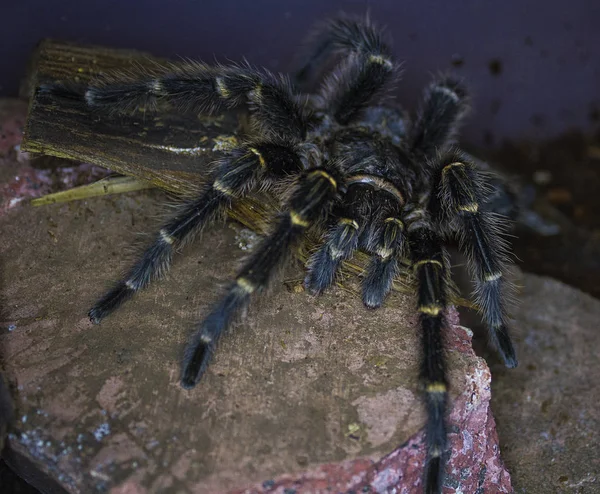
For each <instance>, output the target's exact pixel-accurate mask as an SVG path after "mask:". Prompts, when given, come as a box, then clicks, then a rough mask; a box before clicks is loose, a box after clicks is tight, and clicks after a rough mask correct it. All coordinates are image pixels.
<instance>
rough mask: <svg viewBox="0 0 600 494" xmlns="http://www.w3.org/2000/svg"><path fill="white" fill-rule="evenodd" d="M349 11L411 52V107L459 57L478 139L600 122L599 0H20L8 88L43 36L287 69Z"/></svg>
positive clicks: (404, 92)
mask: <svg viewBox="0 0 600 494" xmlns="http://www.w3.org/2000/svg"><path fill="white" fill-rule="evenodd" d="M340 10H343V11H345V12H354V13H365V12H366V11H367V10H369V11H370V13H371V16H372V18H373V19H374V20H375V21H377V22H378V23H379V24H382V25H387V26H388V30H389V32H390V34H391V35H392V37H393V39H394V48H395V53H396V55H397V57H398V59H401V60H406V64H405V73H404V78H403V81H402V83H401V85H400V86H399V88H398V91H397V94H398V98H399V99H400V101H401V102H403V103H405V104H406V106H407V107H409V108H412V107H414V106H415V102H416V101H417V98H418V95H419V92H420V90H421V88H422V87H423V85H424V84H426V83H427V81H428V80H429V79H430V74H431V73H435V72H437V71H439V70H447V69H450V68H453V67H454V69H455V70H456V72H457V73H458V74H461V75H463V76H464V77H465V78H466V79H467V80H468V81H470V85H471V87H472V90H473V92H474V105H475V112H474V114H473V115H472V116H471V118H470V119H469V122H468V124H467V126H466V129H465V133H466V137H467V139H469V140H470V141H471V142H475V143H485V144H488V145H489V144H492V145H498V144H501V141H502V139H503V138H505V137H510V138H542V137H548V136H551V135H556V134H558V133H561V132H563V131H565V130H567V129H570V128H579V129H583V130H586V131H595V130H597V129H598V127H599V125H600V123H599V112H600V2H599V1H598V0H571V1H569V2H567V1H565V0H546V1H544V0H503V1H492V0H453V1H447V0H420V1H417V0H395V1H394V0H381V1H371V2H366V1H364V0H363V1H350V0H348V1H324V0H320V1H319V0H288V1H283V0H280V1H275V0H254V1H243V0H238V1H235V0H219V1H213V0H204V1H198V0H196V1H193V0H169V1H166V0H163V1H159V0H147V1H127V0H120V1H119V0H104V1H98V2H91V1H90V2H87V1H82V0H64V1H54V2H52V1H49V0H45V1H43V0H39V1H34V0H24V1H21V2H16V1H14V0H13V1H12V2H11V3H10V5H8V6H3V7H2V8H1V10H0V12H1V13H2V18H3V22H2V29H1V30H0V60H1V62H0V64H1V65H0V94H2V95H15V94H16V93H17V88H18V82H19V79H20V78H21V77H22V75H23V73H24V70H25V64H26V61H27V58H28V56H29V53H30V52H31V50H32V49H33V48H34V46H35V44H36V43H37V42H38V41H39V40H40V39H42V38H44V37H53V38H58V39H64V40H72V41H79V42H83V43H94V44H102V45H108V46H114V47H126V48H137V49H143V50H147V51H149V52H152V53H154V54H156V55H162V56H167V57H176V56H186V57H192V58H199V59H204V60H207V61H211V60H213V59H214V58H215V57H216V58H217V59H218V60H220V61H226V59H228V58H229V59H232V60H239V59H240V58H241V57H242V56H245V57H246V58H247V59H248V60H249V61H250V62H252V63H254V64H258V65H264V66H266V67H268V68H270V69H274V70H281V71H286V70H288V69H289V68H290V67H291V66H292V61H293V56H294V54H295V52H296V47H297V45H298V43H299V42H300V41H301V40H302V39H303V37H304V35H305V33H306V31H307V30H308V29H309V28H310V26H311V25H312V24H313V22H314V21H315V20H318V19H322V18H324V17H326V16H330V15H333V14H335V13H336V12H338V11H340ZM457 65H460V66H457Z"/></svg>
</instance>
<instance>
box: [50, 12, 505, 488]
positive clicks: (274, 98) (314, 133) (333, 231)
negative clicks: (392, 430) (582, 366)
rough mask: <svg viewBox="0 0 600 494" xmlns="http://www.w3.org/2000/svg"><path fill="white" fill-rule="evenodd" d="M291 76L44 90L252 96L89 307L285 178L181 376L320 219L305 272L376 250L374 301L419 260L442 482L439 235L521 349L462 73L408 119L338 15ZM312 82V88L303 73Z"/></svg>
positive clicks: (98, 308) (152, 80)
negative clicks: (464, 143)
mask: <svg viewBox="0 0 600 494" xmlns="http://www.w3.org/2000/svg"><path fill="white" fill-rule="evenodd" d="M300 67H301V68H300V70H299V71H298V72H297V74H296V75H295V79H294V84H292V83H291V82H290V80H289V79H288V78H287V77H285V76H282V75H275V74H272V73H270V72H268V71H266V70H259V69H255V68H253V67H251V66H250V65H248V64H241V65H229V66H208V65H205V64H201V63H185V64H181V65H178V66H175V65H174V66H168V67H165V68H164V70H159V71H153V72H145V73H141V72H140V73H139V74H137V75H136V76H131V75H129V76H124V75H115V76H113V77H112V78H110V79H108V80H98V81H95V82H94V83H92V85H90V86H87V87H86V88H83V89H77V88H74V87H73V86H69V85H63V84H60V83H56V84H51V85H46V86H43V87H42V88H41V91H42V92H50V93H54V94H57V95H62V96H69V97H74V96H75V97H80V98H83V99H84V100H85V102H86V103H87V105H88V106H89V107H91V108H93V109H100V110H106V111H110V112H112V111H118V112H122V111H133V110H136V109H140V108H144V109H145V110H146V111H147V110H150V109H152V108H154V107H156V105H157V104H158V103H160V102H162V101H165V102H168V103H169V104H171V105H172V106H174V107H175V108H176V109H178V110H181V111H193V112H202V113H209V114H212V113H215V112H219V111H222V110H226V109H230V108H233V107H237V106H239V105H242V104H247V105H248V107H249V111H250V118H251V124H252V125H251V131H250V132H249V135H248V136H247V137H246V138H245V140H244V141H243V143H242V144H241V145H239V147H237V148H235V149H233V150H232V151H231V152H229V153H227V155H225V156H224V157H223V158H221V159H220V160H219V161H218V162H217V163H215V166H214V169H213V171H212V172H211V175H210V177H209V180H208V181H207V184H206V185H205V186H204V188H203V189H202V190H201V191H200V192H199V193H198V194H197V196H195V197H193V198H191V199H189V200H188V201H186V202H185V203H184V204H183V205H182V207H181V209H179V211H178V213H177V214H176V215H175V216H174V217H172V218H171V219H170V220H169V221H167V222H166V223H165V224H164V225H163V226H162V228H161V229H160V230H159V231H158V233H157V234H156V236H155V238H154V241H153V243H152V244H151V245H150V246H148V247H147V249H146V250H145V251H144V252H143V253H142V254H141V255H140V257H139V259H138V260H137V261H136V262H135V263H134V264H133V266H132V267H131V268H130V269H129V270H128V271H127V273H126V275H125V276H124V277H123V279H122V280H121V281H119V282H118V283H116V285H115V286H114V287H113V288H112V289H111V290H110V291H108V293H106V294H105V295H104V296H103V297H102V298H100V300H98V302H97V303H96V305H94V307H93V308H92V309H91V310H90V312H89V316H90V318H91V320H92V321H93V322H94V323H99V322H100V321H101V320H102V319H104V318H105V317H106V316H107V315H109V314H110V313H111V312H113V311H114V310H115V309H116V308H118V307H119V306H120V305H121V304H122V303H123V302H125V301H126V300H128V299H129V298H131V297H132V296H133V295H134V294H135V293H136V292H137V291H139V290H141V289H142V288H144V287H146V286H147V285H148V283H149V282H150V280H151V279H153V278H158V277H160V276H161V275H163V274H164V273H165V271H166V270H167V269H168V267H169V265H170V264H171V258H172V255H173V253H174V252H175V250H176V249H177V248H178V247H179V246H180V245H182V244H183V243H185V242H187V241H189V240H191V239H192V238H193V236H194V235H195V234H197V233H198V232H199V231H200V230H201V229H202V228H203V227H205V226H206V225H208V224H209V223H211V222H212V221H214V220H215V218H217V217H218V216H219V215H221V214H222V213H223V212H224V211H226V210H227V209H228V208H229V207H230V206H231V204H232V203H233V201H236V200H239V199H241V198H242V197H244V196H245V195H247V194H249V193H251V192H252V191H254V190H256V189H263V190H264V189H272V190H275V191H278V192H281V191H282V190H283V191H284V192H283V193H281V197H282V203H283V205H282V209H281V211H282V212H281V213H280V214H279V215H278V216H277V218H275V219H274V220H273V223H274V224H273V229H272V232H271V233H270V235H268V236H267V237H266V238H264V239H263V240H262V242H261V243H260V245H259V246H258V247H257V248H256V250H255V251H254V252H253V253H252V255H251V256H250V258H249V259H248V260H247V261H246V263H245V264H244V266H243V267H242V268H241V270H240V271H239V273H238V275H237V276H236V278H235V281H234V282H233V283H232V284H231V285H230V286H229V288H228V289H227V291H226V293H225V294H224V295H223V297H222V298H221V300H220V301H219V302H217V303H216V305H215V306H214V307H213V309H212V311H211V312H210V313H209V314H208V315H207V316H206V318H205V319H204V320H203V321H201V322H199V323H198V324H197V325H196V327H195V329H194V333H193V336H192V337H191V339H190V342H189V344H188V346H187V349H186V351H185V356H184V359H183V367H182V373H181V384H182V386H183V387H184V388H192V387H194V386H195V385H196V384H197V383H198V381H199V380H200V378H201V376H202V375H203V373H204V372H205V371H206V369H207V367H208V365H209V362H210V360H211V357H212V355H213V353H214V352H215V349H216V345H217V343H218V341H219V338H220V337H221V335H222V334H223V333H224V332H225V330H226V329H227V328H228V326H229V325H230V324H231V321H232V320H233V319H234V317H235V316H236V315H237V314H238V313H240V311H241V309H242V308H244V307H245V306H246V304H247V303H248V302H249V300H250V298H251V295H252V294H253V293H254V292H257V291H260V290H261V289H263V288H264V287H265V286H266V285H267V284H268V282H269V281H270V280H271V278H272V277H273V275H274V274H275V272H276V271H277V269H276V268H278V267H279V266H280V265H281V264H282V263H283V261H284V259H285V257H286V255H287V254H288V253H289V251H290V250H291V249H292V248H293V246H294V245H296V244H297V243H299V242H301V241H302V240H303V238H305V234H306V232H307V230H309V229H311V228H319V229H320V230H319V231H320V232H321V233H322V237H321V242H320V244H319V246H318V248H317V249H316V250H315V252H314V253H313V254H312V256H311V257H310V260H309V262H308V272H307V276H306V280H305V284H306V286H307V288H308V289H309V290H310V291H311V292H313V293H320V292H322V291H323V290H325V289H327V288H328V287H329V286H330V285H331V284H332V283H333V282H334V280H335V277H336V273H337V272H338V270H339V268H340V265H341V263H342V261H344V260H347V259H349V258H351V257H352V256H353V254H354V252H355V251H356V250H357V249H361V250H364V251H366V252H367V253H368V254H370V260H369V262H368V265H367V267H366V272H365V274H364V277H363V279H362V298H363V302H364V304H365V305H366V306H367V307H370V308H377V307H379V306H381V304H382V303H383V302H384V300H385V298H386V295H387V294H388V293H389V291H390V289H391V287H392V282H393V280H394V278H395V277H396V276H397V275H398V274H399V271H400V262H404V261H407V262H408V263H409V265H410V266H411V267H412V272H413V275H412V278H414V280H415V286H416V292H417V299H418V302H417V311H418V312H419V314H420V325H421V330H422V352H423V356H422V366H421V378H422V381H423V390H424V395H425V402H426V408H427V414H428V419H427V432H426V438H427V454H428V459H427V466H426V472H425V477H424V484H425V491H426V492H428V493H439V492H441V489H442V484H443V472H444V464H445V457H446V456H447V455H446V453H445V448H446V426H445V415H446V411H447V401H448V398H447V397H448V394H447V379H446V371H445V364H444V348H443V331H444V326H445V324H446V322H445V310H446V308H447V305H448V299H449V295H450V293H449V291H450V289H449V287H450V285H451V280H450V271H449V264H448V259H447V253H446V250H445V247H444V244H445V241H446V240H447V239H451V238H453V237H454V238H458V240H459V245H460V248H461V249H462V251H464V252H465V253H466V255H467V259H468V264H469V266H470V272H471V275H472V277H473V279H474V282H475V292H474V294H475V300H476V302H477V304H478V306H479V308H480V311H481V314H482V315H483V318H484V319H485V321H486V323H487V326H488V328H489V335H490V339H491V341H492V343H493V344H494V346H495V347H496V348H497V350H498V352H499V353H500V355H501V357H502V358H503V360H504V363H505V364H506V366H508V367H514V366H515V365H516V363H517V361H516V357H515V352H514V349H513V346H512V343H511V340H510V337H509V335H508V330H507V327H506V323H507V319H508V316H507V311H506V296H505V294H506V291H507V288H508V286H509V285H508V282H507V281H506V277H505V275H506V272H507V261H506V258H507V253H508V248H507V245H506V243H505V241H504V239H503V234H504V233H505V231H506V224H505V222H504V221H503V219H502V217H501V216H500V215H498V214H496V213H494V212H492V211H490V210H489V207H486V205H488V202H489V197H490V194H492V193H493V192H494V190H493V187H492V185H490V184H491V182H490V180H489V177H488V176H487V173H486V172H484V171H483V170H482V169H481V168H480V167H479V166H478V165H477V163H475V162H474V160H473V159H472V158H471V157H470V156H469V155H467V154H465V153H463V152H462V151H460V150H459V149H458V148H456V147H455V137H456V129H457V126H458V124H459V122H460V121H461V119H462V118H463V117H464V115H465V114H466V113H467V110H468V107H469V104H468V94H467V91H466V89H465V87H464V86H463V84H462V83H461V82H459V81H458V80H456V79H454V78H452V77H448V76H444V77H440V78H438V79H437V80H434V81H433V82H432V83H431V85H430V86H429V87H428V88H427V90H426V92H425V95H424V99H423V102H422V104H421V108H420V111H419V112H418V114H417V115H416V117H415V118H414V120H413V121H412V122H410V121H409V119H408V118H407V116H406V114H405V113H404V112H403V111H401V110H399V109H397V108H395V107H393V106H390V105H388V106H377V103H378V102H379V101H380V99H381V97H382V95H383V94H384V93H385V92H386V91H388V90H389V89H390V86H391V85H393V83H394V81H395V80H397V78H398V74H399V65H398V64H397V63H396V62H395V61H394V59H393V57H392V54H391V50H390V48H389V46H388V44H387V42H386V40H385V39H384V36H383V35H382V32H381V31H379V30H378V29H377V28H376V27H375V26H374V25H373V24H372V23H371V22H370V21H369V20H363V19H356V18H350V17H339V18H336V19H333V20H330V21H327V22H326V23H324V24H322V25H321V26H320V27H318V28H317V29H316V30H315V33H314V34H313V36H312V37H311V38H310V40H309V42H308V43H307V49H306V50H305V52H304V57H303V58H302V63H301V65H300ZM319 79H322V80H321V84H320V85H319V86H318V89H317V90H316V91H315V92H311V93H309V92H307V91H306V88H309V87H311V86H314V85H315V82H318V80H319Z"/></svg>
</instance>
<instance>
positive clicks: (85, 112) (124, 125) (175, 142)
mask: <svg viewBox="0 0 600 494" xmlns="http://www.w3.org/2000/svg"><path fill="white" fill-rule="evenodd" d="M157 62H159V63H160V62H161V60H160V59H156V58H151V57H149V56H148V55H147V54H144V53H141V52H136V51H132V50H113V49H107V48H102V47H85V46H80V45H75V44H71V43H62V42H57V41H52V40H46V41H43V42H42V43H40V46H39V47H38V49H37V51H36V53H35V54H34V56H33V59H32V63H31V64H30V70H29V76H28V77H27V81H28V83H27V84H26V85H25V88H26V89H25V90H24V91H25V92H27V93H28V95H29V96H30V97H31V99H30V106H29V113H28V116H27V123H26V126H25V134H24V138H23V143H22V145H21V149H22V150H23V151H27V152H30V153H36V154H45V155H51V156H57V157H60V158H67V159H71V160H76V161H80V162H82V161H83V162H88V163H93V164H95V165H100V166H103V167H105V168H108V169H109V170H113V171H115V172H118V173H121V174H123V175H129V176H133V177H137V178H140V179H142V180H145V181H147V182H150V183H152V184H153V185H155V186H157V187H160V188H162V189H165V190H168V191H170V192H174V193H176V194H178V195H188V194H191V193H193V192H194V191H196V190H198V187H199V186H200V185H201V184H202V183H203V182H204V181H205V180H206V175H207V171H208V170H209V167H210V163H211V162H214V161H215V160H216V159H218V158H219V157H220V156H221V151H223V150H226V149H229V148H231V147H232V146H234V145H235V144H236V143H237V136H238V131H239V130H240V126H241V124H240V123H239V121H238V114H236V113H227V114H224V115H219V116H214V117H208V116H198V115H196V114H180V113H175V112H170V111H169V110H168V108H167V109H165V108H162V109H161V111H159V112H157V113H145V112H143V111H139V112H137V113H134V114H131V115H123V114H112V115H109V114H103V113H100V112H94V111H92V110H91V109H90V108H88V107H87V106H86V105H85V103H84V102H83V101H81V102H78V101H74V100H69V99H64V98H63V99H61V98H55V97H52V96H47V95H40V94H38V92H37V91H36V89H37V88H39V87H40V85H41V84H45V83H51V82H56V81H71V82H76V83H79V84H83V85H85V84H87V83H89V81H90V80H91V79H93V78H95V77H98V76H102V74H106V73H110V72H114V71H117V70H121V71H122V70H129V71H131V70H141V69H143V68H144V67H152V66H155V65H156V63H157ZM276 207H277V203H276V202H275V201H274V200H273V199H272V198H269V197H261V198H260V199H252V198H250V199H248V200H245V201H243V202H239V203H238V204H236V207H235V208H234V211H233V212H232V214H231V216H232V217H234V218H235V219H237V220H239V221H241V222H242V223H244V224H245V225H246V226H248V227H250V228H252V229H254V230H256V231H259V232H264V231H265V229H266V226H267V225H266V223H265V221H264V220H265V219H266V218H268V217H269V216H270V215H272V214H273V212H274V210H275V209H276Z"/></svg>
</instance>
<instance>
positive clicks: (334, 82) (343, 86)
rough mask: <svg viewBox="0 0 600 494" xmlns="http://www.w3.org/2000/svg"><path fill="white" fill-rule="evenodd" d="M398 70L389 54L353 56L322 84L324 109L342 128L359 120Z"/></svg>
mask: <svg viewBox="0 0 600 494" xmlns="http://www.w3.org/2000/svg"><path fill="white" fill-rule="evenodd" d="M397 70H398V66H397V64H396V63H395V62H394V60H393V59H392V57H391V56H389V55H388V54H387V53H386V52H383V53H382V52H380V51H372V52H367V53H350V54H349V55H348V56H347V57H346V58H345V59H343V60H342V61H341V62H340V63H339V64H338V65H337V66H336V67H335V68H334V69H333V71H332V73H331V74H330V75H329V76H327V77H326V79H325V81H324V82H323V85H322V88H321V90H320V91H319V94H320V96H321V98H322V99H323V101H324V107H325V109H326V110H327V112H328V113H329V114H331V115H333V117H334V118H335V120H336V121H337V122H338V123H339V124H341V125H348V124H350V123H352V122H354V121H356V120H358V119H359V118H360V117H361V116H362V114H363V112H364V110H365V109H366V108H367V106H369V104H372V103H373V102H374V100H375V99H376V97H377V96H378V95H379V94H380V93H381V92H382V90H383V89H384V88H385V87H386V86H387V85H388V83H390V82H391V81H392V80H393V79H394V74H395V73H396V72H397Z"/></svg>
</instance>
